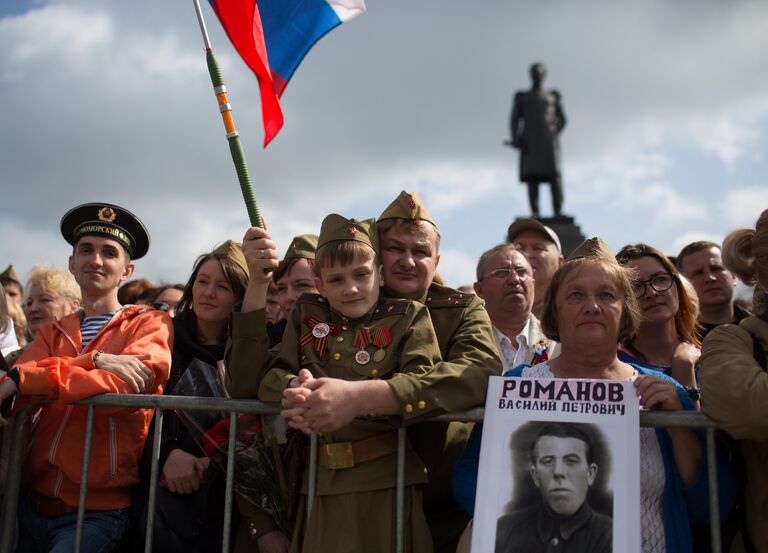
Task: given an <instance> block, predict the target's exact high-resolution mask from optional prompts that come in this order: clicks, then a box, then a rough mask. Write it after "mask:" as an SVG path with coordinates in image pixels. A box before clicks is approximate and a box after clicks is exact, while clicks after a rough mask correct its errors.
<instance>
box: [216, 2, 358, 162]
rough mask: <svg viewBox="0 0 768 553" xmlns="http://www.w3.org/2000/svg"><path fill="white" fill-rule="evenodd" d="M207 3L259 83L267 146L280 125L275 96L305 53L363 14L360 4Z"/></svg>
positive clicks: (281, 89)
mask: <svg viewBox="0 0 768 553" xmlns="http://www.w3.org/2000/svg"><path fill="white" fill-rule="evenodd" d="M209 2H210V3H211V7H212V8H213V11H214V12H215V13H216V15H217V16H218V17H219V20H220V21H221V24H222V26H223V27H224V30H225V31H226V33H227V36H229V39H230V40H231V41H232V44H233V45H234V46H235V49H236V50H237V51H238V53H239V54H240V56H241V57H242V58H243V60H244V61H245V63H246V64H247V65H248V67H250V68H251V70H252V71H253V72H254V73H255V75H256V78H257V79H258V81H259V89H260V91H261V112H262V118H263V120H264V146H265V147H266V146H267V144H269V142H270V141H271V140H272V139H273V138H274V137H275V135H276V134H277V133H278V131H279V130H280V128H281V127H282V126H283V113H282V111H281V109H280V101H279V97H280V95H281V94H282V93H283V90H285V86H286V84H288V81H289V80H290V78H291V77H292V76H293V73H294V71H296V68H297V67H298V66H299V64H300V63H301V60H302V59H304V56H306V55H307V52H309V49H310V48H312V46H313V45H314V44H315V43H316V42H317V41H318V40H320V39H321V38H322V37H323V35H325V34H326V33H327V32H328V31H330V30H331V29H333V28H334V27H337V26H338V25H340V24H341V23H343V22H344V21H348V20H350V19H352V18H353V17H355V16H357V15H359V14H361V13H363V12H364V11H365V2H364V0H258V1H257V0H209Z"/></svg>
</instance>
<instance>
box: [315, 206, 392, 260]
mask: <svg viewBox="0 0 768 553" xmlns="http://www.w3.org/2000/svg"><path fill="white" fill-rule="evenodd" d="M339 241H355V242H362V243H363V244H365V245H367V246H370V247H371V249H373V251H375V252H377V253H378V251H379V236H378V234H377V232H376V221H375V220H374V219H365V220H364V221H358V220H357V219H347V218H346V217H343V216H341V215H338V214H336V213H331V214H330V215H328V217H326V218H325V219H323V224H322V226H321V227H320V237H319V239H318V242H317V249H320V248H322V247H323V246H325V245H326V244H328V243H330V242H339Z"/></svg>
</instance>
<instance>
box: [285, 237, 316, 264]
mask: <svg viewBox="0 0 768 553" xmlns="http://www.w3.org/2000/svg"><path fill="white" fill-rule="evenodd" d="M317 240H318V237H317V234H300V235H298V236H295V237H294V238H293V240H292V241H291V244H290V245H289V246H288V251H287V252H285V257H284V258H283V259H314V258H315V253H316V252H317Z"/></svg>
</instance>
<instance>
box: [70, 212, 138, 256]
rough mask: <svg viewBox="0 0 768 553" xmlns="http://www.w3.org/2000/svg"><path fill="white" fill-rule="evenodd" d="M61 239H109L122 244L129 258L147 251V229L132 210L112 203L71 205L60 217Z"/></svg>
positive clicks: (75, 240)
mask: <svg viewBox="0 0 768 553" xmlns="http://www.w3.org/2000/svg"><path fill="white" fill-rule="evenodd" d="M61 234H62V236H64V240H66V241H67V242H69V243H70V244H72V245H73V246H74V245H75V244H77V241H78V240H80V239H81V238H82V237H83V236H101V237H104V238H110V239H112V240H114V241H115V242H118V243H119V244H120V245H122V246H123V247H124V248H125V249H126V251H127V252H128V255H129V256H130V258H131V259H139V258H141V257H144V255H145V254H146V253H147V250H149V232H147V228H146V227H145V226H144V223H142V222H141V220H140V219H139V218H138V217H136V215H134V214H133V213H131V212H130V211H128V210H127V209H125V208H122V207H120V206H118V205H114V204H106V203H93V204H83V205H79V206H77V207H73V208H72V209H70V210H69V211H67V213H66V214H65V215H64V217H62V218H61Z"/></svg>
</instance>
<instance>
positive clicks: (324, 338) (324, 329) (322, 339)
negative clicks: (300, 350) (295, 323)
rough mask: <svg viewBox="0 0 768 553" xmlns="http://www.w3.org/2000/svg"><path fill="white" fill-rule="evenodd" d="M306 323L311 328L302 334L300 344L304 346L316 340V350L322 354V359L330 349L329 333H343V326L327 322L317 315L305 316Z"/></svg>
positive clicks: (334, 334) (333, 334)
mask: <svg viewBox="0 0 768 553" xmlns="http://www.w3.org/2000/svg"><path fill="white" fill-rule="evenodd" d="M304 324H305V325H307V326H308V327H309V330H307V331H306V332H305V333H304V334H302V335H301V337H300V338H299V345H300V346H301V347H304V346H306V345H307V344H309V343H310V342H311V341H312V340H314V341H315V351H316V352H317V355H319V356H320V359H322V358H323V357H325V354H326V352H327V351H328V335H329V334H330V335H332V336H336V335H337V334H341V327H340V326H337V325H334V324H330V323H326V322H325V321H321V320H320V319H318V318H317V317H310V316H309V315H307V316H306V317H304Z"/></svg>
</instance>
